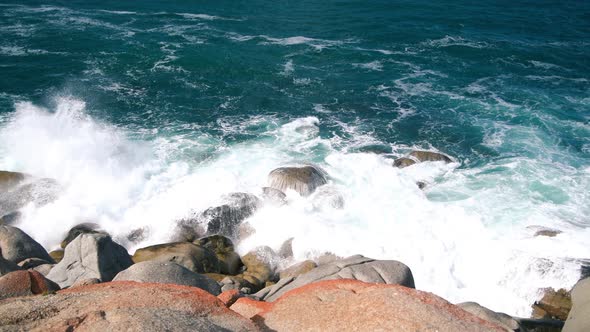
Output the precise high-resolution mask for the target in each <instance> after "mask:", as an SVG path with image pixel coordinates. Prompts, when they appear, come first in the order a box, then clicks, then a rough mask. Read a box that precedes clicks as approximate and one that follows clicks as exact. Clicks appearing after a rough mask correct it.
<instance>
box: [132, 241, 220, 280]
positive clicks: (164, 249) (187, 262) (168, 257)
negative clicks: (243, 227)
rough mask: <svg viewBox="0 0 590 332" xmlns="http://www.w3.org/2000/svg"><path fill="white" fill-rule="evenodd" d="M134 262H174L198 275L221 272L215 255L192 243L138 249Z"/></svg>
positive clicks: (176, 243) (134, 255)
mask: <svg viewBox="0 0 590 332" xmlns="http://www.w3.org/2000/svg"><path fill="white" fill-rule="evenodd" d="M133 261H134V262H135V263H139V262H144V261H157V262H174V263H176V264H179V265H181V266H183V267H185V268H187V269H189V270H191V271H193V272H196V273H210V272H211V273H219V272H220V264H219V260H218V259H217V257H216V256H215V253H214V252H213V251H212V250H210V249H208V248H205V247H201V246H199V245H196V244H194V243H190V242H174V243H164V244H158V245H155V246H149V247H145V248H141V249H137V250H136V251H135V254H133Z"/></svg>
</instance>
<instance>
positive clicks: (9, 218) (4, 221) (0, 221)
mask: <svg viewBox="0 0 590 332" xmlns="http://www.w3.org/2000/svg"><path fill="white" fill-rule="evenodd" d="M21 218H22V213H20V212H18V211H14V212H11V213H9V214H6V215H4V216H2V218H0V225H15V224H16V223H18V221H19V220H20V219H21Z"/></svg>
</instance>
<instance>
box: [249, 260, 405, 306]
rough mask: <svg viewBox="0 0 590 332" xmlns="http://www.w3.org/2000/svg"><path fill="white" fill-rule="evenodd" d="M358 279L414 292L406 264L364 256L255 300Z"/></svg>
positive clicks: (327, 267) (326, 267) (281, 283)
mask: <svg viewBox="0 0 590 332" xmlns="http://www.w3.org/2000/svg"><path fill="white" fill-rule="evenodd" d="M335 279H355V280H360V281H364V282H369V283H380V284H399V285H402V286H406V287H410V288H414V277H413V276H412V271H410V268H409V267H407V266H406V265H405V264H403V263H400V262H398V261H393V260H374V259H371V258H367V257H363V256H361V255H355V256H351V257H348V258H345V259H339V260H335V261H333V262H331V263H328V264H325V265H320V266H318V267H317V268H315V269H313V270H311V271H309V272H307V273H304V274H301V275H299V276H297V277H289V278H285V279H281V280H279V282H277V283H276V284H275V285H272V286H270V287H267V288H264V289H262V290H261V291H259V292H258V293H256V294H254V296H256V297H258V298H260V299H263V300H264V301H267V302H272V301H274V300H276V299H278V298H279V297H280V296H281V295H283V294H285V293H286V292H288V291H290V290H292V289H295V288H299V287H301V286H304V285H307V284H311V283H313V282H316V281H321V280H335Z"/></svg>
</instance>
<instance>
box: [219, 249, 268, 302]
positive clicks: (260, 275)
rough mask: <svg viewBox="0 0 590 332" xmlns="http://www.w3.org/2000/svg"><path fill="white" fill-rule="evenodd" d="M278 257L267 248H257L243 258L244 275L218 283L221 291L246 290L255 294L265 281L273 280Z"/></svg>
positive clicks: (263, 285)
mask: <svg viewBox="0 0 590 332" xmlns="http://www.w3.org/2000/svg"><path fill="white" fill-rule="evenodd" d="M277 259H278V256H277V254H276V253H274V251H273V250H272V249H271V248H269V247H259V248H257V249H255V250H253V251H251V252H249V253H248V254H246V255H245V256H244V257H242V262H243V263H244V265H245V266H246V271H244V273H241V274H238V275H236V276H227V277H225V278H224V279H222V280H221V281H220V283H221V284H222V286H221V290H222V291H226V290H230V289H242V288H248V289H249V291H248V292H247V293H249V292H256V291H258V290H260V289H262V288H263V287H265V284H266V282H267V281H271V280H274V277H275V268H274V262H275V261H276V260H277Z"/></svg>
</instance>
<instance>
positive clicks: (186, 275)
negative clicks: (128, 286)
mask: <svg viewBox="0 0 590 332" xmlns="http://www.w3.org/2000/svg"><path fill="white" fill-rule="evenodd" d="M113 281H138V282H155V283H161V284H176V285H184V286H191V287H197V288H201V289H203V290H205V291H207V292H208V293H211V294H213V295H218V294H219V293H220V292H221V290H220V287H219V285H218V284H217V282H216V281H215V280H213V279H211V278H209V277H207V276H205V275H202V274H197V273H194V272H193V271H191V270H189V269H187V268H185V267H183V266H180V265H178V264H176V263H174V262H156V261H145V262H141V263H137V264H134V265H132V266H131V267H129V268H128V269H127V270H124V271H121V272H119V274H117V276H115V278H114V279H113Z"/></svg>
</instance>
